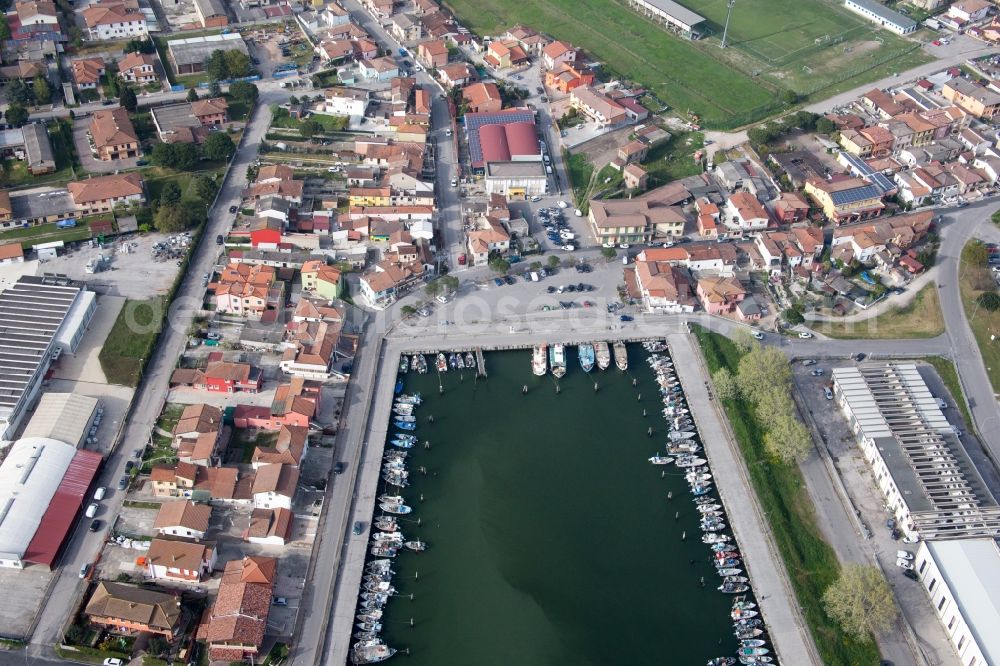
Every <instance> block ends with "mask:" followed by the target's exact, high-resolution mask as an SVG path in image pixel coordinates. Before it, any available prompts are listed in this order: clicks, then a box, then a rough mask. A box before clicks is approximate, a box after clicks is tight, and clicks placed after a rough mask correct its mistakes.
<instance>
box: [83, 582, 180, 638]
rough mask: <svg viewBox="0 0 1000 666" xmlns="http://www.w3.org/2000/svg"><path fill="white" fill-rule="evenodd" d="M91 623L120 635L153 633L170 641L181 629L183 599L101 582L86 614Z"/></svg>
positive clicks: (92, 595) (124, 585)
mask: <svg viewBox="0 0 1000 666" xmlns="http://www.w3.org/2000/svg"><path fill="white" fill-rule="evenodd" d="M83 613H84V615H86V616H87V619H88V620H89V621H90V623H91V624H94V625H97V626H100V627H105V628H106V629H108V630H109V631H112V632H114V633H118V634H126V635H127V634H153V635H158V636H162V637H163V638H165V639H167V640H168V641H171V640H173V639H174V637H175V636H176V635H177V632H178V630H179V629H180V620H181V599H180V597H179V596H178V595H176V594H169V593H166V592H159V591H157V590H152V589H150V588H148V587H138V586H136V585H126V584H124V583H113V582H111V581H107V580H102V581H99V582H98V583H97V585H96V586H95V587H94V591H93V593H92V594H91V595H90V599H89V600H87V605H86V607H85V608H84V611H83Z"/></svg>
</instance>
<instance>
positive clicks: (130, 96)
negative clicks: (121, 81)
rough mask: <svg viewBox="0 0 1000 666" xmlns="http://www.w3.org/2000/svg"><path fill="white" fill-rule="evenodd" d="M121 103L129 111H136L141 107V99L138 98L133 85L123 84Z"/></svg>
mask: <svg viewBox="0 0 1000 666" xmlns="http://www.w3.org/2000/svg"><path fill="white" fill-rule="evenodd" d="M121 103H122V107H124V109H125V110H126V111H128V112H129V113H135V111H136V109H138V108H139V100H138V99H136V97H135V91H134V90H132V86H122V97H121Z"/></svg>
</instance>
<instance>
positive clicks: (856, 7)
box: [844, 0, 917, 35]
mask: <svg viewBox="0 0 1000 666" xmlns="http://www.w3.org/2000/svg"><path fill="white" fill-rule="evenodd" d="M844 6H845V7H847V8H848V9H850V10H851V11H852V12H854V13H855V14H860V15H861V16H864V17H865V18H866V19H868V20H869V21H871V22H872V23H874V24H875V25H877V26H879V27H881V28H885V29H886V30H889V31H891V32H894V33H896V34H897V35H905V34H908V33H911V32H913V31H914V30H916V29H917V22H916V21H914V20H913V19H911V18H910V17H908V16H903V15H902V14H900V13H899V12H897V11H894V10H892V9H889V8H888V7H886V6H885V5H883V4H882V3H881V2H876V1H875V0H845V2H844Z"/></svg>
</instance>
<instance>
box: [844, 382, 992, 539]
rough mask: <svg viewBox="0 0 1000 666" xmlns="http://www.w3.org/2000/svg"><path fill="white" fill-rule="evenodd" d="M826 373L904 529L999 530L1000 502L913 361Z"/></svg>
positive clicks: (939, 532) (955, 535)
mask: <svg viewBox="0 0 1000 666" xmlns="http://www.w3.org/2000/svg"><path fill="white" fill-rule="evenodd" d="M832 374H833V385H834V395H835V397H836V400H837V404H838V405H839V407H840V408H841V410H842V411H843V412H844V415H845V416H846V417H847V420H848V422H849V423H850V426H851V429H852V430H853V431H854V433H855V435H856V436H857V438H858V444H859V445H860V446H861V449H862V451H863V452H864V455H865V459H866V460H867V461H868V463H869V464H870V465H871V466H872V471H873V473H874V476H875V482H876V484H877V485H878V487H879V489H880V490H881V491H882V493H883V495H884V496H885V499H886V504H887V506H888V507H889V510H890V511H891V512H892V514H893V516H894V517H895V518H896V522H897V524H898V525H899V527H900V529H901V530H902V531H903V532H905V533H906V534H908V535H911V536H919V537H920V538H922V539H925V540H927V539H961V538H969V537H982V536H988V537H1000V506H998V505H997V502H996V500H995V499H994V498H993V496H992V495H991V494H990V492H989V490H988V489H987V487H986V484H985V483H984V481H983V479H982V477H981V476H980V475H979V472H978V471H977V470H976V468H975V466H974V465H973V464H972V461H971V460H970V459H969V456H968V454H967V453H966V452H965V448H964V447H963V446H962V443H961V441H959V439H958V437H957V436H956V435H955V432H954V428H953V426H952V425H951V424H950V423H948V420H947V419H946V418H945V416H944V414H943V413H942V412H941V408H940V407H939V406H938V402H937V398H935V397H934V396H933V395H932V394H931V392H930V390H929V389H928V388H927V384H926V383H925V382H924V380H923V377H921V376H920V372H919V371H918V369H917V366H916V365H914V364H912V363H907V364H899V363H865V364H863V365H861V366H859V367H845V368H835V369H834V370H833V373H832Z"/></svg>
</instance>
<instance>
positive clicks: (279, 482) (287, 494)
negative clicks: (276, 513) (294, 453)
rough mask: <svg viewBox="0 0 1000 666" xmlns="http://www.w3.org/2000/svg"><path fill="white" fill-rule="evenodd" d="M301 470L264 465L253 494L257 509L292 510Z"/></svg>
mask: <svg viewBox="0 0 1000 666" xmlns="http://www.w3.org/2000/svg"><path fill="white" fill-rule="evenodd" d="M298 483H299V470H298V468H296V467H293V466H292V465H264V466H263V467H261V468H260V469H258V470H257V475H256V476H255V477H254V481H253V487H252V488H251V491H250V492H251V494H252V495H253V506H254V508H255V509H288V510H289V511H291V509H292V499H293V498H294V497H295V489H296V487H297V486H298Z"/></svg>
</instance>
